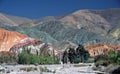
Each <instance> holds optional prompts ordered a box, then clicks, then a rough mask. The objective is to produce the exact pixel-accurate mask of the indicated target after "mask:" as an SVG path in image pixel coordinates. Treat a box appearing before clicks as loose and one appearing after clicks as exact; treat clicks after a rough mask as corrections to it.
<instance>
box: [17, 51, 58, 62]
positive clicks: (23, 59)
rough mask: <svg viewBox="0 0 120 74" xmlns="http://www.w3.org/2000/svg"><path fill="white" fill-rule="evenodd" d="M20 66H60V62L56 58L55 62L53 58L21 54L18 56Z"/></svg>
mask: <svg viewBox="0 0 120 74" xmlns="http://www.w3.org/2000/svg"><path fill="white" fill-rule="evenodd" d="M18 57H19V60H18V63H19V64H58V63H59V61H58V60H57V58H55V61H54V60H53V57H51V56H38V55H34V54H28V53H20V54H19V55H18Z"/></svg>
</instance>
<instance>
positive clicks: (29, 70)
mask: <svg viewBox="0 0 120 74" xmlns="http://www.w3.org/2000/svg"><path fill="white" fill-rule="evenodd" d="M92 66H93V63H89V64H64V65H38V66H35V65H1V66H0V74H96V73H102V72H99V71H93V70H92Z"/></svg>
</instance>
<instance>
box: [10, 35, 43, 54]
mask: <svg viewBox="0 0 120 74" xmlns="http://www.w3.org/2000/svg"><path fill="white" fill-rule="evenodd" d="M42 43H43V42H42V41H40V40H37V39H34V38H30V37H27V38H24V39H22V40H21V41H19V42H18V43H16V44H15V45H14V46H12V47H11V48H10V51H13V52H15V51H17V50H19V49H20V48H23V47H26V46H29V45H33V46H36V45H40V44H42Z"/></svg>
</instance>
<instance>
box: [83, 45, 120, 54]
mask: <svg viewBox="0 0 120 74" xmlns="http://www.w3.org/2000/svg"><path fill="white" fill-rule="evenodd" d="M85 49H86V50H88V52H89V53H90V55H91V56H96V55H100V54H107V53H108V52H109V51H110V50H120V46H114V45H110V44H106V43H99V44H95V45H89V46H86V47H85Z"/></svg>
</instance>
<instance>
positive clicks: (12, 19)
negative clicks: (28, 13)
mask: <svg viewBox="0 0 120 74" xmlns="http://www.w3.org/2000/svg"><path fill="white" fill-rule="evenodd" d="M30 22H33V21H32V20H31V19H28V18H24V17H18V16H12V15H7V14H3V13H0V23H2V24H5V25H9V26H18V25H20V24H24V23H30Z"/></svg>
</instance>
